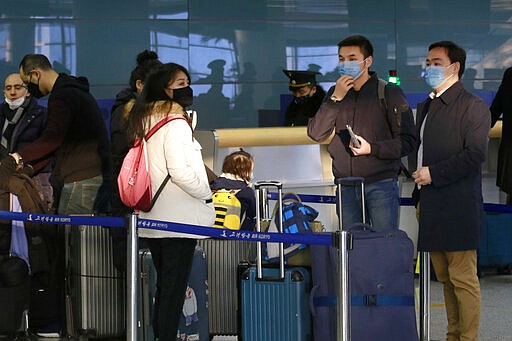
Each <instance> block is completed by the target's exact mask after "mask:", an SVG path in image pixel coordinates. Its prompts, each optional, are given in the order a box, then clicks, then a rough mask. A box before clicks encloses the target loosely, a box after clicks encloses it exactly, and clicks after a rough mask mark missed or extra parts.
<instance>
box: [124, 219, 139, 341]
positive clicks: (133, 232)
mask: <svg viewBox="0 0 512 341" xmlns="http://www.w3.org/2000/svg"><path fill="white" fill-rule="evenodd" d="M126 225H127V226H126V227H127V228H128V245H127V251H126V252H127V256H128V257H127V259H128V264H127V267H126V270H127V271H126V289H127V290H126V293H127V296H128V297H127V299H126V303H127V304H126V306H127V316H126V319H127V325H126V341H137V331H138V330H137V311H138V300H137V291H138V290H137V288H138V286H137V284H138V280H139V278H138V265H137V261H138V250H139V245H138V237H137V214H133V213H132V214H131V215H130V216H128V217H127V219H126Z"/></svg>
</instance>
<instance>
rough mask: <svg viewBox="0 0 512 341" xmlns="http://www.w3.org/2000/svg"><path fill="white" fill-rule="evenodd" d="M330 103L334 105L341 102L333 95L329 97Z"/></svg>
mask: <svg viewBox="0 0 512 341" xmlns="http://www.w3.org/2000/svg"><path fill="white" fill-rule="evenodd" d="M330 99H331V101H333V102H334V103H338V102H341V98H338V97H336V96H335V95H332V96H331V97H330Z"/></svg>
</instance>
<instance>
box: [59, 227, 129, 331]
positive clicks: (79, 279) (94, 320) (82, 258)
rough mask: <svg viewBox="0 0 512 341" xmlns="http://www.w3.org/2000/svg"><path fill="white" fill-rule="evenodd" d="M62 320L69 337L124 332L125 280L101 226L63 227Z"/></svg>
mask: <svg viewBox="0 0 512 341" xmlns="http://www.w3.org/2000/svg"><path fill="white" fill-rule="evenodd" d="M66 228H67V231H66V245H67V257H66V261H67V278H66V320H67V332H68V334H69V335H70V336H78V335H87V336H88V337H89V338H107V337H120V336H123V335H124V334H125V331H126V318H125V310H126V280H125V275H124V274H122V273H120V272H119V271H118V270H117V269H116V268H115V267H114V262H113V256H112V254H113V252H112V240H111V238H110V236H109V232H108V229H107V228H103V227H101V226H67V227H66Z"/></svg>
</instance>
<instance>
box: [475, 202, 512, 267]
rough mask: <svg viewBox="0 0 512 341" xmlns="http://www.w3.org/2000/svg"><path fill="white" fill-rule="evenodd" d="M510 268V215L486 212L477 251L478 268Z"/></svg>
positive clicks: (511, 228)
mask: <svg viewBox="0 0 512 341" xmlns="http://www.w3.org/2000/svg"><path fill="white" fill-rule="evenodd" d="M511 266H512V214H511V213H494V212H486V213H485V215H484V223H483V225H482V233H481V237H480V248H479V249H478V268H479V270H480V272H481V271H482V270H483V269H485V268H490V267H492V268H497V269H498V270H500V271H502V270H509V268H510V267H511Z"/></svg>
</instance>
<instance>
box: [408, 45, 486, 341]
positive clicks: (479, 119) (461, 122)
mask: <svg viewBox="0 0 512 341" xmlns="http://www.w3.org/2000/svg"><path fill="white" fill-rule="evenodd" d="M465 61H466V52H465V51H464V49H462V48H461V47H459V46H458V45H456V44H455V43H453V42H450V41H441V42H437V43H434V44H432V45H430V47H429V52H428V57H427V59H426V65H427V67H426V72H425V80H426V82H427V84H428V85H429V86H430V87H431V88H432V89H433V91H432V92H431V93H430V95H429V98H427V100H426V101H424V102H423V103H421V104H420V105H419V106H418V109H417V120H416V124H417V128H418V133H419V136H420V146H419V149H418V168H417V170H416V171H415V172H414V173H413V178H414V180H415V182H416V184H417V187H416V192H419V236H418V250H419V251H427V252H430V257H431V260H432V265H433V267H434V270H435V274H436V276H437V279H438V280H439V281H440V282H441V283H443V288H444V299H445V304H446V315H447V319H448V330H447V337H446V340H448V341H452V340H475V341H476V340H477V339H478V328H479V323H480V284H479V280H478V276H477V254H476V250H477V248H478V247H479V243H480V228H481V225H482V218H483V199H482V176H481V165H482V163H483V162H484V161H485V160H486V156H487V144H488V133H489V127H490V112H489V109H488V107H487V105H486V104H485V103H484V102H483V101H482V100H481V99H480V98H479V97H477V96H474V95H473V94H471V93H470V92H468V91H466V90H465V89H464V86H463V84H462V82H460V78H461V77H462V74H463V72H464V68H465Z"/></svg>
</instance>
